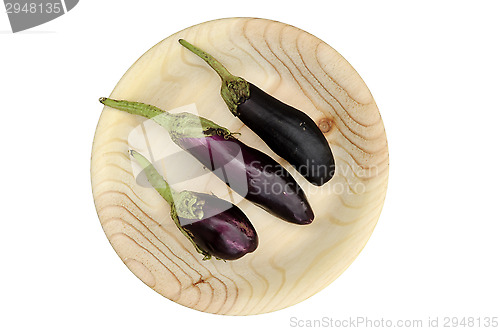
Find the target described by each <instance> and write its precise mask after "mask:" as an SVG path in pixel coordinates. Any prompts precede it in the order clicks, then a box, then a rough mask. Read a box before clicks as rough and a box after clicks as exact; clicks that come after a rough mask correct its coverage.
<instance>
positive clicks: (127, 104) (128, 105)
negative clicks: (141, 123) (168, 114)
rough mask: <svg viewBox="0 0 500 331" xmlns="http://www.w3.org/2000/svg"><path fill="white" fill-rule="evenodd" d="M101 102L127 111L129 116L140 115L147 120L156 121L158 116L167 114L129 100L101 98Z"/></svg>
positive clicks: (153, 107) (158, 109)
mask: <svg viewBox="0 0 500 331" xmlns="http://www.w3.org/2000/svg"><path fill="white" fill-rule="evenodd" d="M99 102H100V103H102V104H103V105H105V106H108V107H111V108H115V109H118V110H122V111H125V112H127V113H129V114H133V115H140V116H143V117H146V118H150V119H154V118H155V117H156V116H158V115H162V114H163V113H165V112H164V111H163V110H161V109H160V108H157V107H155V106H151V105H147V104H145V103H140V102H132V101H127V100H115V99H109V98H99Z"/></svg>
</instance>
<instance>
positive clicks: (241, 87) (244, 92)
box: [179, 39, 250, 116]
mask: <svg viewBox="0 0 500 331" xmlns="http://www.w3.org/2000/svg"><path fill="white" fill-rule="evenodd" d="M179 43H180V44H181V45H182V46H184V47H185V48H187V49H188V50H190V51H191V52H192V53H194V54H196V55H197V56H198V57H200V58H201V59H202V60H203V61H205V62H206V63H207V64H208V65H209V66H210V67H211V68H212V69H213V70H215V72H216V73H217V74H218V75H219V77H220V78H221V80H222V86H221V92H220V93H221V96H222V99H224V101H225V102H226V104H227V106H228V108H229V110H230V111H231V112H232V113H233V115H235V116H238V115H239V113H238V106H239V105H241V104H242V103H243V102H245V101H246V100H247V99H248V98H250V84H249V83H248V82H247V81H246V80H245V79H243V78H241V77H238V76H235V75H233V74H231V73H230V72H229V70H227V69H226V67H224V66H223V65H222V63H220V62H219V61H218V60H217V59H216V58H214V57H213V56H212V55H210V54H208V53H207V52H205V51H204V50H202V49H200V48H198V47H196V46H194V45H192V44H190V43H189V42H187V41H186V40H184V39H179Z"/></svg>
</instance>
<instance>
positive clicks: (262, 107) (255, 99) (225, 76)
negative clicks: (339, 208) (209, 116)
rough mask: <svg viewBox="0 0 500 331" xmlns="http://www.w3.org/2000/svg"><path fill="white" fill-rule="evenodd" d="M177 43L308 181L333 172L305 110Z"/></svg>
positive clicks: (249, 123) (330, 157)
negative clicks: (201, 64)
mask: <svg viewBox="0 0 500 331" xmlns="http://www.w3.org/2000/svg"><path fill="white" fill-rule="evenodd" d="M179 43H180V44H181V45H182V46H184V47H185V48H187V49H188V50H190V51H191V52H193V53H194V54H196V55H197V56H199V57H200V58H201V59H202V60H204V61H205V62H206V63H207V64H208V65H209V66H210V67H211V68H212V69H214V70H215V72H217V74H218V75H219V77H220V78H221V80H222V85H221V96H222V99H224V101H225V102H226V104H227V106H228V108H229V110H230V111H231V113H233V115H234V116H237V117H238V118H239V119H240V120H241V121H242V122H243V123H244V124H245V125H246V126H248V127H249V128H250V129H251V130H252V131H254V132H255V133H256V134H257V135H258V136H259V137H260V138H261V139H262V140H263V141H264V142H265V143H266V144H267V145H268V146H269V148H270V149H271V150H273V151H274V152H275V153H276V154H278V155H279V156H281V157H282V158H284V159H285V160H287V161H288V162H289V163H290V164H291V165H292V166H293V167H294V168H295V169H297V171H298V172H299V173H300V174H301V175H302V176H303V177H304V178H305V179H307V180H308V181H309V182H310V183H311V184H314V185H323V184H325V183H326V182H328V181H329V180H330V179H331V178H332V177H333V175H334V173H335V160H334V158H333V153H332V151H331V149H330V145H329V144H328V141H327V140H326V138H325V136H324V135H323V133H322V132H321V130H320V129H319V128H318V126H317V125H316V123H315V122H314V121H313V120H312V119H311V118H310V117H309V116H307V115H306V114H305V113H304V112H302V111H300V110H298V109H296V108H294V107H292V106H290V105H287V104H285V103H284V102H282V101H280V100H278V99H276V98H275V97H273V96H272V95H269V94H268V93H266V92H264V91H263V90H262V89H260V88H258V87H257V86H255V85H254V84H252V83H250V82H248V81H246V80H245V79H243V78H241V77H237V76H234V75H232V74H231V73H230V72H229V71H228V70H227V69H226V68H225V67H224V66H223V65H222V64H221V63H220V62H219V61H217V60H216V59H215V58H214V57H213V56H211V55H210V54H208V53H206V52H205V51H203V50H201V49H199V48H198V47H196V46H193V45H191V44H190V43H189V42H187V41H185V40H184V39H179Z"/></svg>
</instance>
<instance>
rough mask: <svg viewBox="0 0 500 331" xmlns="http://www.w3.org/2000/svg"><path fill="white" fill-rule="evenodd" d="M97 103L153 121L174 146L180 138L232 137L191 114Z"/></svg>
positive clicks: (114, 102)
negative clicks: (167, 135)
mask: <svg viewBox="0 0 500 331" xmlns="http://www.w3.org/2000/svg"><path fill="white" fill-rule="evenodd" d="M99 101H100V102H101V103H102V104H104V105H106V106H108V107H111V108H115V109H118V110H121V111H125V112H127V113H129V114H133V115H139V116H143V117H146V118H149V119H151V120H153V121H155V122H156V123H157V124H159V125H160V126H162V127H163V128H165V129H166V130H167V131H168V133H169V134H170V136H171V138H172V140H173V141H174V142H175V143H176V144H178V140H179V139H180V138H202V137H209V136H213V135H216V134H217V135H222V136H223V137H224V138H228V137H231V136H232V133H231V131H229V130H228V129H227V128H225V127H223V126H220V125H217V124H216V123H214V122H212V121H211V120H209V119H206V118H204V117H200V116H196V115H194V114H191V113H187V112H182V113H178V114H172V113H168V112H166V111H164V110H161V109H160V108H157V107H155V106H152V105H148V104H146V103H141V102H134V101H127V100H115V99H109V98H100V99H99ZM181 147H182V146H181Z"/></svg>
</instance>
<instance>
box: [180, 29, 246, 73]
mask: <svg viewBox="0 0 500 331" xmlns="http://www.w3.org/2000/svg"><path fill="white" fill-rule="evenodd" d="M179 44H181V45H182V46H184V47H186V48H187V49H188V50H190V51H191V52H193V53H194V54H196V55H198V56H199V57H200V58H201V59H202V60H203V61H205V62H206V63H207V64H208V65H209V66H210V67H211V68H212V69H214V70H215V72H216V73H217V74H218V75H219V77H220V78H221V79H222V80H232V79H234V78H237V77H236V76H234V75H233V74H231V73H230V72H229V70H227V69H226V67H224V66H223V65H222V63H220V62H219V61H218V60H217V59H216V58H214V57H213V56H212V55H210V54H208V53H207V52H205V51H204V50H202V49H200V48H198V47H196V46H194V45H192V44H190V43H189V42H187V41H186V40H184V39H179Z"/></svg>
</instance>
